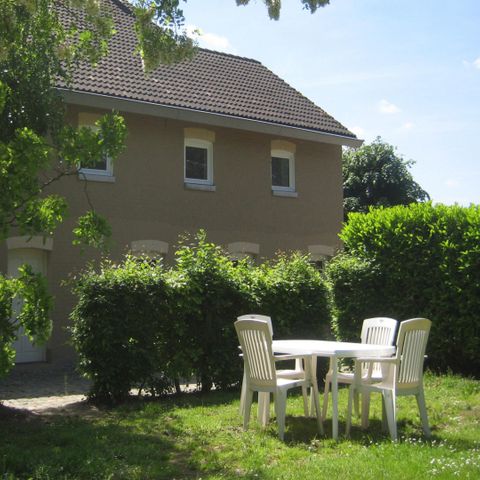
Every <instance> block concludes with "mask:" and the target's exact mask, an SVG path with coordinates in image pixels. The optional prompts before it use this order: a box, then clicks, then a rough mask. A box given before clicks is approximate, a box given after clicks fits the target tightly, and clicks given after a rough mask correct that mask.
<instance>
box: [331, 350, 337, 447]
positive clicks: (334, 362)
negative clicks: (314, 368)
mask: <svg viewBox="0 0 480 480" xmlns="http://www.w3.org/2000/svg"><path fill="white" fill-rule="evenodd" d="M331 364H332V367H333V368H332V438H333V439H334V440H338V358H337V356H336V355H334V356H332V357H331Z"/></svg>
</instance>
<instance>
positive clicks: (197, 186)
mask: <svg viewBox="0 0 480 480" xmlns="http://www.w3.org/2000/svg"><path fill="white" fill-rule="evenodd" d="M183 185H184V187H185V188H186V189H187V190H202V191H204V192H215V191H216V190H217V187H216V186H215V185H206V184H204V183H190V182H185V183H184V184H183Z"/></svg>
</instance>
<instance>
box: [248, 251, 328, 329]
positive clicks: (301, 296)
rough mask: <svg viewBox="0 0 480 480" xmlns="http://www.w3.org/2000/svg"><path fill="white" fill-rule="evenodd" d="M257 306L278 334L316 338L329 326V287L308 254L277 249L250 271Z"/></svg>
mask: <svg viewBox="0 0 480 480" xmlns="http://www.w3.org/2000/svg"><path fill="white" fill-rule="evenodd" d="M252 285H253V289H254V292H253V293H254V296H255V302H256V304H257V307H258V310H259V311H260V312H263V313H265V314H266V315H270V316H271V317H272V321H273V324H274V334H275V336H276V337H277V338H286V337H290V338H292V337H296V338H319V337H320V336H321V335H324V334H325V332H326V331H327V330H328V326H329V323H330V313H329V307H328V291H327V287H326V284H325V282H324V280H323V279H322V277H321V275H320V273H319V272H318V270H316V269H315V268H314V267H313V266H312V265H311V264H310V261H309V257H308V256H305V255H301V254H300V253H292V254H290V255H287V254H284V253H279V254H278V255H277V257H276V258H274V259H273V260H270V261H267V262H265V263H264V264H262V265H260V266H259V267H258V268H257V269H255V271H254V272H253V278H252Z"/></svg>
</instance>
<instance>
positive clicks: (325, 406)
mask: <svg viewBox="0 0 480 480" xmlns="http://www.w3.org/2000/svg"><path fill="white" fill-rule="evenodd" d="M330 382H331V377H330V375H329V374H328V373H327V375H326V376H325V389H324V391H323V408H322V419H323V420H325V419H326V418H327V409H328V394H329V393H330Z"/></svg>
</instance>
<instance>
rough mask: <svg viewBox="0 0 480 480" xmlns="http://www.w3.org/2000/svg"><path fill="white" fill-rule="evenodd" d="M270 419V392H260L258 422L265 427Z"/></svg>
mask: <svg viewBox="0 0 480 480" xmlns="http://www.w3.org/2000/svg"><path fill="white" fill-rule="evenodd" d="M269 420H270V393H269V392H258V423H260V425H262V427H265V426H266V425H267V423H268V421H269Z"/></svg>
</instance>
